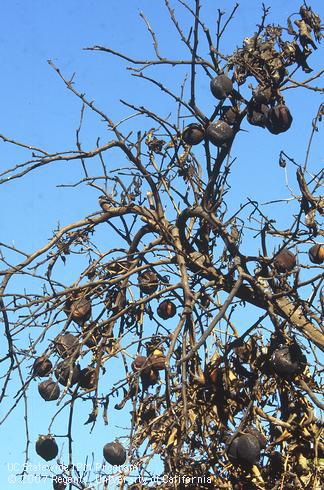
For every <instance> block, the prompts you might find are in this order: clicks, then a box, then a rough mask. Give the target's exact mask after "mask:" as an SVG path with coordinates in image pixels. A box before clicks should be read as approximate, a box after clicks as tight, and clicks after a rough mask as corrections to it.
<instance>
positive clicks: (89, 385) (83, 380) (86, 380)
mask: <svg viewBox="0 0 324 490" xmlns="http://www.w3.org/2000/svg"><path fill="white" fill-rule="evenodd" d="M79 385H80V386H81V388H84V389H85V390H90V389H91V390H93V389H94V388H95V387H96V370H95V369H94V368H91V367H86V368H84V369H82V370H81V372H80V375H79Z"/></svg>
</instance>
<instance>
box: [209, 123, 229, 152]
mask: <svg viewBox="0 0 324 490" xmlns="http://www.w3.org/2000/svg"><path fill="white" fill-rule="evenodd" d="M206 137H207V139H208V140H209V141H210V142H211V143H212V144H213V145H215V146H223V145H227V144H228V143H229V142H230V141H231V139H232V138H233V130H232V128H231V126H230V125H229V124H227V123H226V122H225V121H216V122H215V123H213V124H210V125H209V126H208V128H207V130H206Z"/></svg>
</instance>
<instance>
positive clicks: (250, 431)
mask: <svg viewBox="0 0 324 490" xmlns="http://www.w3.org/2000/svg"><path fill="white" fill-rule="evenodd" d="M245 432H247V433H248V434H252V436H254V437H256V438H257V439H258V441H259V445H260V448H261V449H265V448H266V446H267V440H266V438H265V437H264V435H263V434H262V433H261V432H260V431H259V430H258V429H256V428H255V427H248V428H246V429H245Z"/></svg>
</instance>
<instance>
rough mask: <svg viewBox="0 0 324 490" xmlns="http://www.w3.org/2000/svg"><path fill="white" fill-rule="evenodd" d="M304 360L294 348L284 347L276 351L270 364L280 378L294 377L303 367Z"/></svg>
mask: <svg viewBox="0 0 324 490" xmlns="http://www.w3.org/2000/svg"><path fill="white" fill-rule="evenodd" d="M301 361H302V359H301V358H300V356H299V355H298V352H296V351H295V350H294V348H293V347H292V346H284V347H281V348H279V349H277V350H275V351H274V352H273V354H272V356H271V359H270V364H271V366H272V368H273V370H274V371H275V373H276V374H278V375H279V376H283V377H285V376H294V375H296V374H297V373H298V372H299V371H300V369H301V367H302V364H303V363H302V362H301Z"/></svg>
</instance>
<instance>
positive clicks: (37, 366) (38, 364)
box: [33, 356, 53, 378]
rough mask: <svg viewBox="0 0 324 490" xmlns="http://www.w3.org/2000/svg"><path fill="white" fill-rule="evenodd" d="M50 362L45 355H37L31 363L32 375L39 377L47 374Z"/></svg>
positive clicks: (49, 369) (50, 368) (49, 370)
mask: <svg viewBox="0 0 324 490" xmlns="http://www.w3.org/2000/svg"><path fill="white" fill-rule="evenodd" d="M52 367H53V365H52V363H51V361H50V360H49V359H48V357H46V356H41V357H38V358H37V359H36V360H35V362H34V365H33V375H34V376H39V377H40V378H42V377H44V376H47V375H48V374H49V373H50V372H51V370H52Z"/></svg>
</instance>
